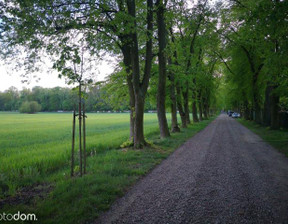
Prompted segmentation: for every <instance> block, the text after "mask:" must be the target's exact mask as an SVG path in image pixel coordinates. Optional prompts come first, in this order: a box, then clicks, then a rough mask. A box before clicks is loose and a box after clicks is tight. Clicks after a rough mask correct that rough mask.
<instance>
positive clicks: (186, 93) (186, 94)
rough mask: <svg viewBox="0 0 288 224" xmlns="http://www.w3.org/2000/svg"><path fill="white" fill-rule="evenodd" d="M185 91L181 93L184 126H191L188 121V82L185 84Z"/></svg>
mask: <svg viewBox="0 0 288 224" xmlns="http://www.w3.org/2000/svg"><path fill="white" fill-rule="evenodd" d="M185 88H186V90H185V91H184V92H183V100H184V111H185V119H186V124H191V120H190V113H189V98H188V95H189V85H188V81H187V82H186V87H185Z"/></svg>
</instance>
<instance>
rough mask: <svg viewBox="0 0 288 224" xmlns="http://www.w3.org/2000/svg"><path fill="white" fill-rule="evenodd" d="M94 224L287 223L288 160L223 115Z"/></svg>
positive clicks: (138, 184) (132, 189)
mask: <svg viewBox="0 0 288 224" xmlns="http://www.w3.org/2000/svg"><path fill="white" fill-rule="evenodd" d="M95 223H103V224H108V223H115V224H120V223H125V224H130V223H141V224H146V223H147V224H150V223H153V224H154V223H155V224H162V223H163V224H166V223H169V224H174V223H175V224H176V223H189V224H190V223H233V224H234V223H261V224H263V223H288V158H286V157H285V156H284V155H283V154H281V153H279V152H278V151H277V150H276V149H274V148H273V147H272V146H270V145H269V144H267V143H265V142H263V140H262V139H261V138H260V137H258V136H257V135H256V134H254V133H252V132H251V131H249V130H248V129H247V128H245V127H244V126H242V125H241V124H240V123H238V122H237V121H235V120H234V119H233V118H230V117H228V116H227V115H225V114H221V115H220V116H219V117H218V118H217V119H215V120H214V121H213V122H212V123H211V124H210V125H208V126H207V127H206V128H205V129H204V130H202V131H201V132H199V133H198V134H197V135H195V136H194V137H193V138H191V139H190V140H188V141H187V142H186V143H185V144H183V145H182V146H181V147H180V148H178V149H177V150H176V151H175V152H174V153H173V154H172V155H170V156H169V157H168V158H167V159H166V160H164V161H163V162H162V163H161V164H160V165H158V166H157V167H156V168H155V169H154V170H152V171H151V172H150V173H149V174H148V175H147V176H146V177H144V178H143V179H141V180H140V181H138V183H136V184H135V185H134V186H133V187H132V188H131V190H130V191H128V192H127V194H126V195H125V196H123V197H122V198H120V199H119V200H117V201H116V202H115V203H114V204H113V205H112V207H111V208H110V210H109V211H108V212H106V213H103V214H102V215H101V216H100V217H99V218H98V219H97V220H96V221H95Z"/></svg>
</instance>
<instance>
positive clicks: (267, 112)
mask: <svg viewBox="0 0 288 224" xmlns="http://www.w3.org/2000/svg"><path fill="white" fill-rule="evenodd" d="M272 89H273V87H272V86H271V85H269V83H268V84H267V87H266V90H265V102H264V113H263V123H264V125H266V126H270V125H271V92H272Z"/></svg>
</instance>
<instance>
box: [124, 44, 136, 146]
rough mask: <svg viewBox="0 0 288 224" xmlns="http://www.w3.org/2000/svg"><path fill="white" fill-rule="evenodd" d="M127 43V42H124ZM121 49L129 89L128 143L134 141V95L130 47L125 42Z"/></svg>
mask: <svg viewBox="0 0 288 224" xmlns="http://www.w3.org/2000/svg"><path fill="white" fill-rule="evenodd" d="M126 41H127V40H126ZM126 41H125V43H126V44H124V45H123V46H122V47H121V50H122V54H123V62H124V65H125V71H126V74H127V78H126V80H127V85H128V89H129V106H130V141H133V139H134V127H135V95H134V88H133V83H132V68H131V64H132V61H131V47H130V46H129V44H128V42H126Z"/></svg>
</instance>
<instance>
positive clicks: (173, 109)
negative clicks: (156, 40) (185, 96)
mask: <svg viewBox="0 0 288 224" xmlns="http://www.w3.org/2000/svg"><path fill="white" fill-rule="evenodd" d="M168 63H169V65H171V64H172V60H171V58H169V59H168ZM168 78H169V80H170V100H171V132H180V128H179V126H178V122H177V102H176V95H175V77H174V73H173V72H169V73H168Z"/></svg>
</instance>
